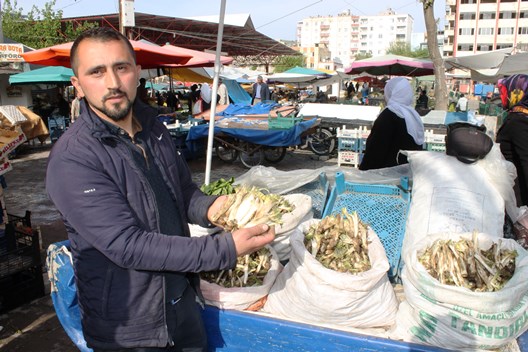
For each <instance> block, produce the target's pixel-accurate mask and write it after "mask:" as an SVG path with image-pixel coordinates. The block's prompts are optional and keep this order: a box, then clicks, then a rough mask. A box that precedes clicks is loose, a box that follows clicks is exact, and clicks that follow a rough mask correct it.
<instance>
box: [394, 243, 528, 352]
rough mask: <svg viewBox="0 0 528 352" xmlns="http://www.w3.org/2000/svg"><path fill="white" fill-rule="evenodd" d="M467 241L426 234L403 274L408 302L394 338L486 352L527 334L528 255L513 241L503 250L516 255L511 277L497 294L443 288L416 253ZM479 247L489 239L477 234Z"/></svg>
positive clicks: (503, 245)
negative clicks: (446, 241)
mask: <svg viewBox="0 0 528 352" xmlns="http://www.w3.org/2000/svg"><path fill="white" fill-rule="evenodd" d="M461 236H462V237H464V238H471V237H470V236H471V234H467V233H466V234H438V235H430V236H428V237H427V238H426V239H424V240H423V241H421V242H420V243H419V244H418V246H417V248H416V249H415V250H414V251H412V254H411V256H412V257H414V258H407V265H405V267H404V269H403V273H402V280H403V287H404V290H405V298H406V301H405V302H403V303H402V304H401V305H400V309H399V311H398V314H397V320H396V324H395V325H396V328H395V330H394V333H393V334H391V337H392V338H400V339H404V340H406V341H414V342H422V343H427V344H430V345H434V346H439V347H444V348H449V349H454V350H468V351H475V350H486V349H495V348H499V347H501V346H503V345H505V344H508V343H511V342H512V341H514V340H515V339H516V338H517V337H518V336H520V335H521V334H522V333H524V332H525V331H526V330H527V329H528V282H527V281H526V275H527V274H528V255H527V252H526V251H525V250H524V249H523V248H522V247H521V246H519V245H518V244H517V243H516V242H515V241H513V240H507V239H503V240H501V248H507V249H515V250H517V253H518V254H519V255H518V257H517V259H516V269H515V274H514V275H513V277H512V278H511V279H510V280H509V281H508V283H507V284H506V285H505V286H504V287H503V288H502V289H501V290H500V291H498V292H474V291H471V290H469V289H466V288H463V287H457V286H451V285H442V284H440V282H439V281H438V280H436V279H434V278H433V277H432V276H430V275H429V273H427V271H426V270H425V268H424V267H423V265H422V264H421V263H420V262H419V261H418V259H417V256H416V255H417V253H418V252H419V251H420V250H423V249H424V248H426V247H427V246H429V245H430V244H431V243H432V242H434V240H436V239H439V238H442V239H448V238H451V239H455V240H458V239H459V238H460V237H461ZM478 238H479V243H480V244H481V248H489V246H490V245H491V242H492V241H493V238H492V237H490V236H487V235H485V234H479V237H478Z"/></svg>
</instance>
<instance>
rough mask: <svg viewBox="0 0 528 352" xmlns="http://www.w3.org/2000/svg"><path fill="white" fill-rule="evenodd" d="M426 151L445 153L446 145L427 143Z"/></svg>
mask: <svg viewBox="0 0 528 352" xmlns="http://www.w3.org/2000/svg"><path fill="white" fill-rule="evenodd" d="M425 149H426V150H428V151H430V152H445V150H446V146H445V143H426V144H425Z"/></svg>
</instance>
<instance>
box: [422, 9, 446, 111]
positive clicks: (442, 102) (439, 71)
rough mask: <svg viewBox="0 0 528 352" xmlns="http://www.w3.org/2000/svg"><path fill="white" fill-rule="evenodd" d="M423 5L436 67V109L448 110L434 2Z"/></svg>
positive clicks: (430, 49) (430, 50)
mask: <svg viewBox="0 0 528 352" xmlns="http://www.w3.org/2000/svg"><path fill="white" fill-rule="evenodd" d="M420 2H421V3H422V5H423V12H424V19H425V29H426V31H427V48H428V49H429V53H430V57H431V60H432V61H433V65H434V74H435V81H436V84H435V109H437V110H447V102H448V100H447V83H446V74H445V66H444V59H442V54H441V53H440V49H438V39H437V33H438V28H437V24H436V20H435V17H434V6H433V5H434V0H420Z"/></svg>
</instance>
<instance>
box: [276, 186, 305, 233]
mask: <svg viewBox="0 0 528 352" xmlns="http://www.w3.org/2000/svg"><path fill="white" fill-rule="evenodd" d="M283 197H284V199H286V200H287V201H288V202H289V203H290V204H292V205H293V206H294V209H293V211H292V212H291V213H286V214H283V215H282V224H280V225H275V234H276V235H278V236H280V235H281V234H282V233H285V232H288V231H291V230H293V229H295V228H296V227H297V226H299V224H300V223H301V221H302V220H303V219H304V217H305V216H306V214H308V213H310V212H311V211H312V197H310V196H309V195H306V194H301V193H294V194H287V195H285V196H283Z"/></svg>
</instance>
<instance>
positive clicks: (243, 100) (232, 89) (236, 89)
mask: <svg viewBox="0 0 528 352" xmlns="http://www.w3.org/2000/svg"><path fill="white" fill-rule="evenodd" d="M223 82H224V84H225V85H226V87H227V92H228V93H229V98H230V99H231V100H232V101H233V103H235V104H246V105H249V104H251V96H250V95H249V93H248V92H246V91H245V90H244V88H242V87H241V86H240V84H239V83H238V82H237V81H235V80H233V79H224V80H223Z"/></svg>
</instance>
